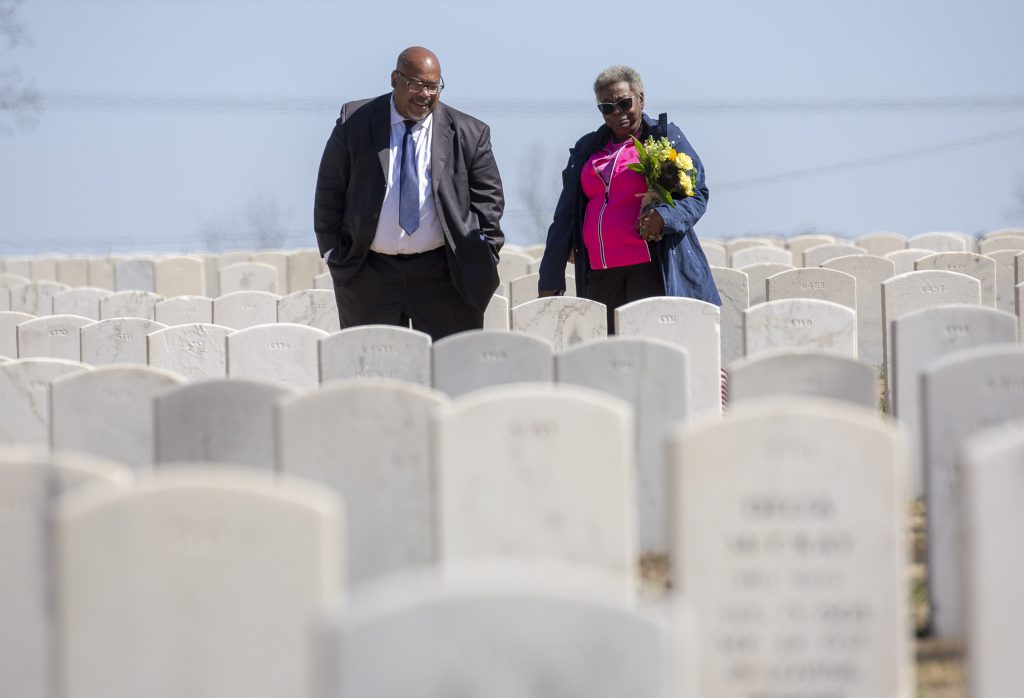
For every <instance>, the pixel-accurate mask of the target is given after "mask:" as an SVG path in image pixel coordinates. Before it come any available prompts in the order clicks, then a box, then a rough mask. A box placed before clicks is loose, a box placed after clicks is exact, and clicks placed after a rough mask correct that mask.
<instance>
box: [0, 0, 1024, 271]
mask: <svg viewBox="0 0 1024 698" xmlns="http://www.w3.org/2000/svg"><path fill="white" fill-rule="evenodd" d="M643 6H644V7H652V5H651V4H650V3H644V5H643ZM637 7H640V5H638V4H630V3H613V2H607V1H605V0H596V1H592V2H572V1H570V2H558V1H557V0H551V1H549V2H539V1H536V0H516V1H514V2H513V1H506V0H489V1H488V2H476V1H469V0H447V1H446V0H439V1H438V2H434V3H431V4H426V3H417V4H414V3H411V2H407V1H406V0H376V1H374V2H362V1H358V0H357V1H342V0H335V1H333V2H329V1H326V0H324V1H306V2H302V1H297V0H292V1H290V2H271V1H269V0H263V1H259V0H253V1H250V2H235V1H221V0H177V1H175V2H171V1H167V0H164V1H161V0H134V1H132V2H128V1H124V0H73V1H71V0H64V1H58V0H26V2H24V4H23V5H21V7H20V10H19V16H20V19H21V21H22V23H23V24H24V26H25V29H26V30H27V31H28V33H29V35H30V37H31V39H32V44H31V45H30V46H24V47H18V48H16V49H14V50H10V49H7V48H4V49H0V67H5V66H9V65H12V64H13V65H17V66H18V67H19V68H20V70H21V73H22V75H23V76H24V77H25V78H26V79H28V80H30V81H31V82H32V83H33V84H34V85H35V87H36V88H37V89H39V90H40V91H41V92H42V93H43V96H44V99H45V100H46V104H47V106H46V109H45V111H44V112H43V114H42V115H41V118H40V121H39V124H38V125H37V126H36V127H35V128H34V129H32V130H29V131H14V132H13V133H10V134H8V135H0V254H29V253H37V252H44V251H50V252H67V253H86V252H88V253H97V252H108V251H110V252H117V251H129V250H147V249H149V250H157V251H163V250H191V249H199V248H202V247H204V246H206V244H207V242H208V241H212V242H213V244H215V245H216V246H218V247H220V248H234V247H247V246H249V244H251V239H252V228H253V225H254V223H253V222H252V217H253V216H254V215H255V216H256V217H257V218H258V217H259V215H260V213H259V212H261V211H262V212H263V213H262V215H263V217H264V218H270V219H273V220H274V221H276V222H277V223H278V224H279V226H280V227H282V228H283V229H284V230H286V231H287V234H286V239H285V240H284V242H285V243H286V244H288V245H290V246H299V245H304V246H305V245H312V244H313V233H312V201H313V187H314V184H315V178H316V168H317V165H318V163H319V159H320V154H321V152H322V149H323V144H324V142H325V140H326V138H327V136H328V134H329V133H330V130H331V128H332V126H333V122H334V119H335V118H336V116H337V109H338V106H340V104H341V103H342V102H344V101H346V100H349V99H355V98H360V97H369V96H373V95H377V94H381V93H384V92H386V91H387V90H388V89H389V88H388V76H389V73H390V70H391V69H392V67H393V65H394V59H395V56H396V55H397V53H398V52H399V51H400V50H401V49H402V48H404V47H405V46H407V45H413V44H421V45H425V46H428V47H429V48H431V49H433V50H434V51H435V52H436V53H437V54H438V55H439V57H440V59H441V63H442V68H443V73H444V76H445V80H446V82H447V85H448V87H447V89H446V90H445V92H444V94H443V97H442V98H443V99H444V100H445V101H446V102H448V103H450V104H452V105H453V106H455V107H457V108H461V109H463V110H465V111H469V112H470V113H473V114H474V115H476V116H479V117H480V118H482V119H484V120H485V121H487V122H488V123H489V124H490V125H491V127H492V132H493V143H494V148H495V155H496V158H497V160H498V165H499V168H500V169H501V172H502V176H503V179H504V181H505V191H506V199H507V202H508V204H507V209H506V216H505V219H504V228H505V230H506V234H507V236H508V239H509V240H510V241H511V242H519V243H523V244H529V243H532V242H535V241H537V240H540V239H542V238H543V233H544V231H543V228H542V226H538V224H536V223H535V222H534V220H533V218H532V217H531V215H530V212H529V211H528V209H527V206H526V204H525V203H524V201H525V199H524V196H523V195H522V190H523V188H524V187H525V186H527V185H529V184H530V183H531V182H540V183H541V184H542V185H543V186H542V190H543V192H544V195H545V196H546V197H548V201H549V202H550V203H548V207H550V206H551V205H553V199H554V196H555V195H556V194H557V188H558V181H559V180H558V171H559V170H560V168H561V166H562V165H563V164H564V161H565V158H566V154H567V150H568V148H569V146H570V145H571V144H572V143H573V142H574V141H575V140H576V139H577V138H578V137H579V136H580V135H582V134H583V133H584V132H586V131H589V130H592V129H593V128H595V127H596V126H597V125H598V124H599V123H600V121H599V118H600V117H599V114H598V112H597V110H596V109H595V108H594V107H593V104H592V103H593V95H592V92H591V90H590V85H591V83H592V81H593V78H594V76H595V75H596V74H597V73H598V72H599V71H600V70H601V69H603V68H604V67H606V66H608V65H610V64H613V63H626V64H629V65H632V66H633V67H635V68H636V69H637V70H638V71H639V72H640V73H641V75H643V77H644V80H645V83H646V97H647V105H648V111H649V112H652V113H657V112H658V111H662V110H667V111H668V112H669V116H670V117H671V118H672V120H673V121H675V122H676V123H677V124H679V125H680V127H681V128H682V129H683V131H684V132H685V133H686V134H687V136H688V137H689V139H690V141H691V142H692V143H693V145H694V147H695V149H696V150H697V152H698V153H699V154H700V156H701V158H702V159H703V161H704V163H705V166H706V168H707V174H708V183H709V186H710V189H711V200H710V205H709V209H708V213H707V214H706V215H705V217H704V219H703V220H702V221H701V223H700V225H699V226H698V232H699V233H700V235H702V236H705V237H720V236H734V235H741V234H756V233H761V232H764V233H768V232H774V233H783V234H795V233H799V232H805V231H807V230H810V229H817V230H823V231H827V232H836V233H840V234H845V235H858V234H861V233H864V232H869V231H873V230H893V231H896V232H901V233H905V234H907V235H912V234H916V233H919V232H925V231H930V230H959V231H965V232H978V231H982V230H991V229H995V228H1000V227H1006V226H1009V225H1013V224H1017V225H1022V224H1024V211H1020V210H1019V209H1021V208H1022V207H1024V206H1022V204H1021V203H1018V201H1017V200H1016V196H1017V194H1016V192H1017V190H1018V189H1019V188H1020V187H1021V186H1022V185H1024V157H1022V155H1024V118H1022V117H1024V81H1022V80H1021V79H1020V77H1019V66H1021V65H1024V44H1022V43H1021V42H1020V41H1019V30H1020V27H1021V26H1024V3H1019V2H1016V1H1014V0H979V1H978V2H975V3H974V4H973V5H970V6H968V5H967V4H966V3H961V2H952V1H950V0H938V1H935V2H927V3H925V2H919V3H918V2H914V3H911V2H901V1H899V0H894V1H891V2H879V1H875V0H867V1H865V2H860V3H839V2H834V1H828V0H816V1H815V0H778V1H776V2H771V3H768V2H764V1H763V0H762V1H754V0H724V1H721V2H708V3H705V4H702V5H698V4H695V3H666V4H665V5H664V7H665V10H664V13H663V14H662V15H661V16H650V17H647V18H643V17H641V16H639V15H638V14H637V12H636V8H637ZM893 100H895V102H894V101H893ZM986 139H987V140H986ZM899 154H903V155H902V156H900V157H896V156H898V155H899ZM858 162H860V163H862V164H861V166H854V165H856V164H857V163H858ZM831 166H836V167H834V168H831ZM828 168H831V169H828ZM785 173H788V174H787V175H786V176H780V175H783V174H785ZM1015 211H1016V213H1015ZM541 215H542V217H543V216H549V215H550V210H548V211H547V212H546V213H545V212H542V213H541ZM1015 215H1016V217H1014V216H1015Z"/></svg>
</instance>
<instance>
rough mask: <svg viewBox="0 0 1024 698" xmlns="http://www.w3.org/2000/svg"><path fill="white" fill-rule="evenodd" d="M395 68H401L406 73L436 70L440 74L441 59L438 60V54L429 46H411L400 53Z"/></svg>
mask: <svg viewBox="0 0 1024 698" xmlns="http://www.w3.org/2000/svg"><path fill="white" fill-rule="evenodd" d="M395 70H400V71H401V72H403V73H405V74H406V75H410V74H412V73H416V72H420V71H429V70H436V71H437V73H438V75H440V74H441V61H439V60H437V56H435V55H434V52H433V51H431V50H430V49H428V48H423V47H422V46H410V47H409V48H407V49H405V50H404V51H402V52H401V53H400V54H398V60H397V61H396V62H395Z"/></svg>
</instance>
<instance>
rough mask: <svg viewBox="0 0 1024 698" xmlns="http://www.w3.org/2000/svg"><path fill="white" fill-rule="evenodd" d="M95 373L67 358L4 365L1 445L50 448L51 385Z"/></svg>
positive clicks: (0, 367)
mask: <svg viewBox="0 0 1024 698" xmlns="http://www.w3.org/2000/svg"><path fill="white" fill-rule="evenodd" d="M88 370H91V367H90V366H86V365H84V364H81V363H79V362H77V361H66V360H64V359H19V360H18V361H11V362H9V363H5V364H3V365H0V405H3V417H2V418H0V444H4V445H7V444H29V443H30V444H36V445H39V446H44V447H48V446H49V445H50V383H51V382H52V381H53V380H54V379H55V378H57V377H59V376H63V375H67V374H69V373H75V372H77V371H88Z"/></svg>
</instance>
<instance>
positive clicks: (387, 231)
mask: <svg viewBox="0 0 1024 698" xmlns="http://www.w3.org/2000/svg"><path fill="white" fill-rule="evenodd" d="M433 126H434V115H433V114H432V113H431V114H428V115H427V117H426V118H425V119H423V120H422V121H420V122H419V123H417V124H416V125H415V126H413V127H412V140H413V142H414V143H415V144H416V173H417V176H418V178H419V185H420V187H419V189H420V191H419V194H420V227H419V228H417V229H416V231H415V232H414V233H413V234H412V235H409V234H407V233H406V232H405V231H404V230H402V226H400V225H399V224H398V204H399V201H398V200H399V189H400V186H401V183H400V180H401V178H402V139H403V138H404V137H405V117H403V116H402V115H401V114H399V113H398V111H397V110H396V109H395V98H394V96H392V97H391V149H390V150H389V152H388V181H387V189H386V190H385V193H384V203H383V204H382V205H381V208H380V218H379V219H377V233H376V234H375V235H374V238H373V243H372V244H371V245H370V249H371V250H373V251H374V252H379V253H381V254H416V253H418V252H428V251H430V250H435V249H437V248H438V247H441V246H442V245H444V233H443V231H442V230H441V221H439V220H438V218H437V211H436V210H435V209H434V189H433V187H432V186H431V183H430V146H431V142H432V140H433V138H432V136H433Z"/></svg>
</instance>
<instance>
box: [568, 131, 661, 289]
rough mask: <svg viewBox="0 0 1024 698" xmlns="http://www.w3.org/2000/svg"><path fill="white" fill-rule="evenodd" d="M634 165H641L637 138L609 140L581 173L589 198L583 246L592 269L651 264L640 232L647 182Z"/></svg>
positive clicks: (585, 193)
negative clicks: (643, 198) (639, 219)
mask: <svg viewBox="0 0 1024 698" xmlns="http://www.w3.org/2000/svg"><path fill="white" fill-rule="evenodd" d="M631 162H639V158H638V157H637V154H636V145H635V144H634V143H633V139H632V138H630V139H628V140H627V141H626V142H625V143H614V142H612V141H611V140H609V141H608V143H607V144H606V145H605V147H604V148H603V149H602V150H599V151H597V152H596V153H594V154H593V155H592V156H591V157H590V159H589V160H587V163H586V165H585V166H584V167H583V169H582V171H581V172H580V185H581V187H582V188H583V193H584V195H586V197H587V199H588V201H587V212H586V216H585V217H584V219H583V244H584V245H586V246H587V254H588V255H589V257H590V266H591V268H592V269H610V268H612V267H625V266H629V265H630V264H642V263H644V262H650V261H651V252H650V248H648V246H647V243H646V242H644V241H643V240H641V239H640V235H639V234H638V233H637V229H636V220H637V218H638V217H639V216H640V209H641V208H642V197H643V195H644V193H645V192H646V191H647V183H646V182H645V181H644V178H643V175H641V174H640V173H638V172H633V170H631V169H629V167H627V165H629V163H631Z"/></svg>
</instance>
